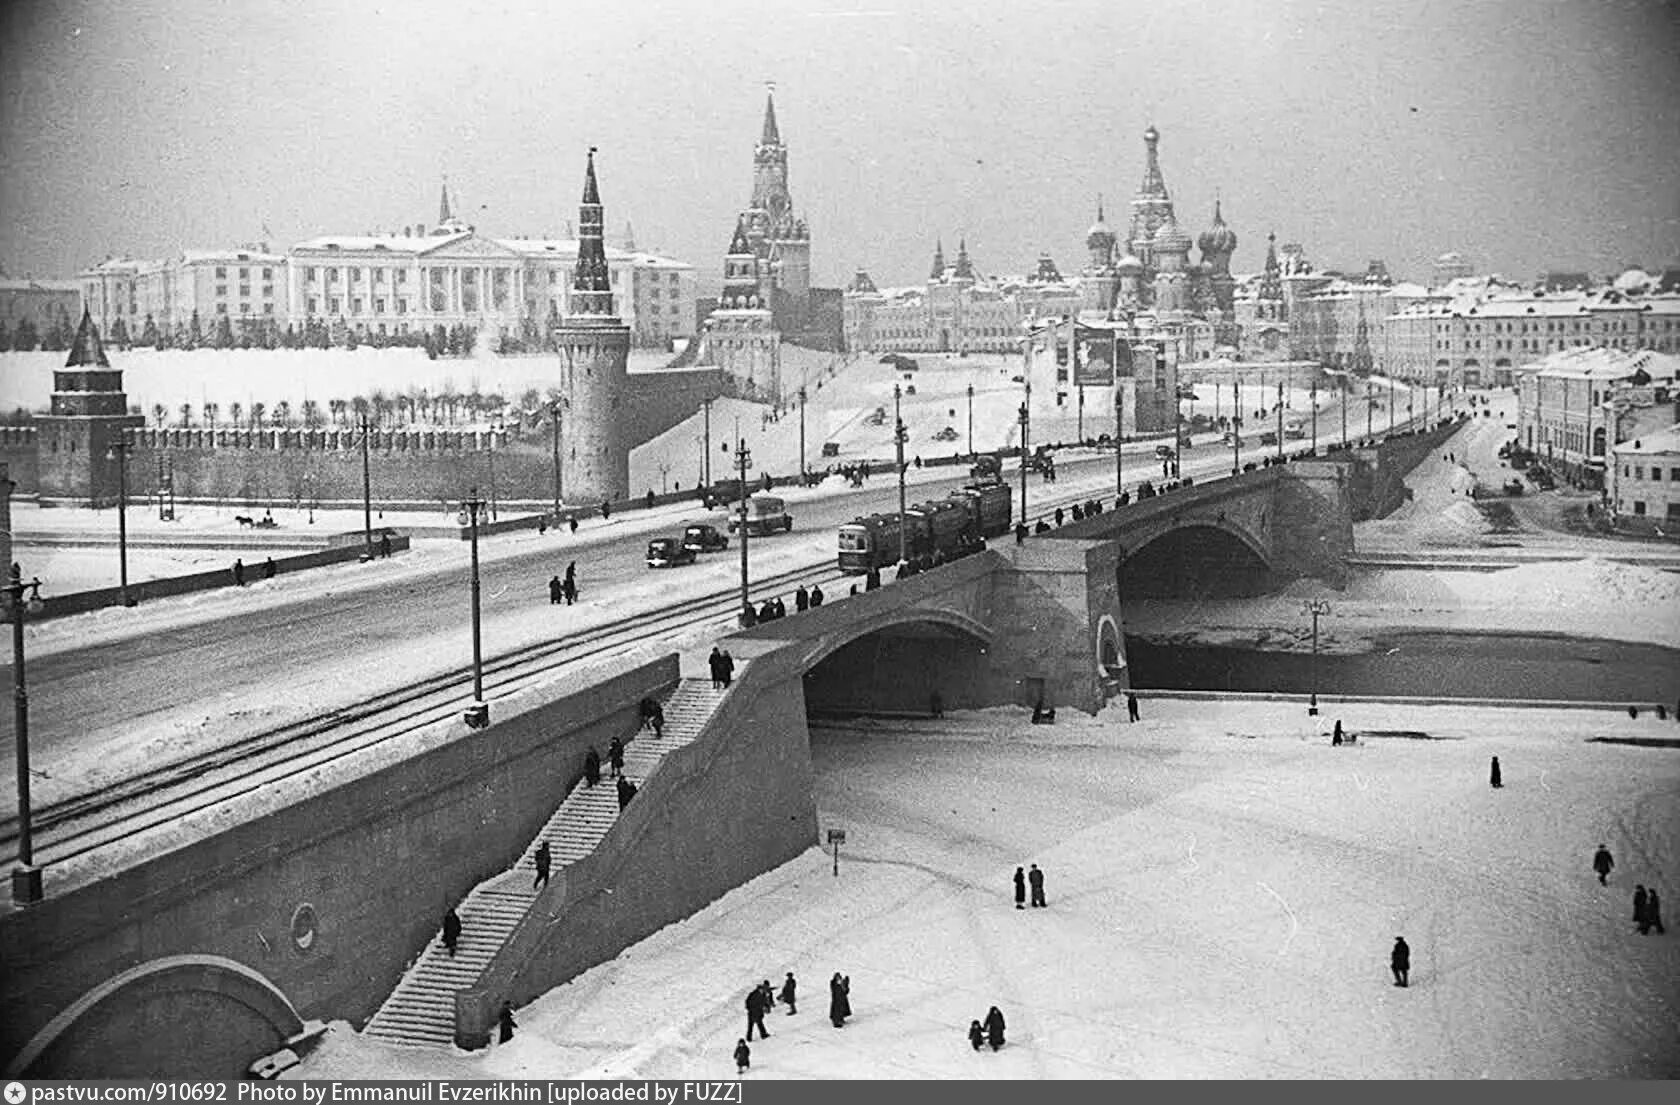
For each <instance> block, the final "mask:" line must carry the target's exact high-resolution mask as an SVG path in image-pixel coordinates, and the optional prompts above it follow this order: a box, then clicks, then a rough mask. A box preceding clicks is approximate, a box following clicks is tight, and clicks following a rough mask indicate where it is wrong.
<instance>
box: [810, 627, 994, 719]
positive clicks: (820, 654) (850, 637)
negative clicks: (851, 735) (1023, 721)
mask: <svg viewBox="0 0 1680 1105" xmlns="http://www.w3.org/2000/svg"><path fill="white" fill-rule="evenodd" d="M993 639H994V631H993V629H992V627H990V626H988V625H987V624H985V623H984V622H982V621H980V620H978V619H977V618H975V617H974V616H973V615H971V614H969V613H967V612H966V611H962V610H955V609H951V608H949V607H944V606H919V605H907V606H899V607H886V608H883V609H881V610H878V611H874V612H872V613H871V614H869V615H868V616H867V617H864V618H861V619H859V620H857V621H853V622H849V623H846V624H844V625H840V626H837V627H835V628H833V629H831V630H830V631H828V632H826V633H823V634H822V635H821V636H819V637H818V638H817V639H816V640H815V641H814V642H812V643H811V644H810V645H809V646H808V647H807V648H806V650H805V651H804V652H803V653H802V654H801V655H800V657H799V658H798V661H797V662H798V663H799V666H800V667H801V668H802V669H803V675H802V680H803V684H804V692H805V708H806V711H807V713H809V714H813V715H819V716H821V715H845V714H851V713H870V714H880V713H889V714H890V713H916V714H926V713H927V712H928V710H929V708H930V705H931V702H932V696H933V695H934V694H935V693H937V694H938V695H939V697H940V699H941V701H942V702H943V703H944V705H945V706H946V708H948V709H962V708H964V707H966V706H975V705H979V704H982V703H985V704H990V699H989V698H988V696H987V690H988V687H989V683H990V682H991V680H992V678H993V675H992V673H991V670H990V659H989V654H990V652H991V650H992V645H993Z"/></svg>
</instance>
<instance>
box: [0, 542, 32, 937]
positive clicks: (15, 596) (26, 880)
mask: <svg viewBox="0 0 1680 1105" xmlns="http://www.w3.org/2000/svg"><path fill="white" fill-rule="evenodd" d="M25 591H28V592H29V599H28V601H27V602H26V601H25V600H24V597H23V593H24V592H25ZM0 594H4V595H5V596H6V612H7V613H8V614H9V615H10V616H11V619H12V703H13V708H14V709H15V710H16V715H15V716H16V719H17V720H16V725H17V735H16V739H15V741H14V744H15V745H16V748H17V795H18V851H17V866H15V867H13V868H12V901H13V902H16V903H17V904H18V905H28V904H29V903H31V902H38V901H40V900H41V893H42V891H41V869H40V868H39V867H36V866H35V845H34V839H33V835H32V833H31V831H30V823H29V691H28V689H27V687H26V684H25V682H24V677H23V623H24V620H25V615H26V614H39V613H40V612H41V606H42V603H41V581H40V580H39V579H33V580H30V581H29V582H28V583H25V582H24V581H23V569H22V568H21V567H19V566H18V565H16V564H13V565H12V576H11V581H10V582H9V583H7V584H6V586H5V587H4V588H3V589H0Z"/></svg>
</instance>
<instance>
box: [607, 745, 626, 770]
mask: <svg viewBox="0 0 1680 1105" xmlns="http://www.w3.org/2000/svg"><path fill="white" fill-rule="evenodd" d="M607 762H608V763H609V764H611V765H612V773H613V778H614V779H616V778H618V777H619V776H620V775H622V774H624V742H623V741H621V740H619V739H618V738H617V737H614V738H613V739H612V743H611V744H609V745H607Z"/></svg>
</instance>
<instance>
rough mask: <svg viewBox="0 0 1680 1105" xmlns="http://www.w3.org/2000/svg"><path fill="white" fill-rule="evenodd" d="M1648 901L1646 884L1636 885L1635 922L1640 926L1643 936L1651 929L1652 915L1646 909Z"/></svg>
mask: <svg viewBox="0 0 1680 1105" xmlns="http://www.w3.org/2000/svg"><path fill="white" fill-rule="evenodd" d="M1647 902H1648V899H1647V898H1646V896H1645V887H1644V884H1640V885H1638V886H1635V887H1634V888H1633V923H1634V925H1636V926H1637V927H1638V929H1639V934H1640V935H1641V936H1644V935H1645V934H1647V933H1649V932H1650V931H1651V920H1650V917H1651V915H1650V914H1649V913H1647V912H1646V909H1645V907H1646V904H1647Z"/></svg>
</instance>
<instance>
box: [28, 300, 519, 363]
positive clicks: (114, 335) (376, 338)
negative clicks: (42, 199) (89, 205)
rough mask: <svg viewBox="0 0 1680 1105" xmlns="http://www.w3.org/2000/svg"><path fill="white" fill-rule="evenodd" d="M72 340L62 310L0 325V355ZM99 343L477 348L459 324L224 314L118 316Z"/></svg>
mask: <svg viewBox="0 0 1680 1105" xmlns="http://www.w3.org/2000/svg"><path fill="white" fill-rule="evenodd" d="M75 338H76V328H75V326H74V325H72V323H71V322H70V316H69V313H68V312H67V311H65V310H64V308H62V307H60V308H59V311H58V317H57V318H56V319H55V320H54V321H53V324H52V325H51V326H50V327H48V328H46V330H45V331H43V330H42V329H41V328H40V327H38V326H37V325H36V324H35V323H34V322H33V321H31V320H30V319H28V318H24V319H20V320H19V321H18V322H17V324H16V325H15V326H12V327H8V326H6V325H5V323H4V322H0V352H8V351H17V352H20V353H21V352H29V351H32V350H36V349H40V350H43V351H45V352H49V353H51V352H63V351H65V350H67V349H69V348H70V344H71V343H72V342H73V341H74V340H75ZM105 340H106V341H107V342H108V343H109V344H110V345H112V346H114V347H116V348H118V349H124V350H126V349H132V348H134V347H135V346H139V347H141V348H145V349H336V348H342V349H358V348H360V347H361V346H364V345H366V346H370V347H372V348H374V349H384V348H412V349H424V350H425V351H426V355H427V356H428V357H430V358H432V359H433V360H436V359H437V358H439V357H464V356H467V355H469V354H470V353H472V351H473V348H474V347H475V346H476V345H477V344H478V330H477V328H475V327H472V326H467V325H465V324H464V323H457V324H456V325H454V326H448V327H446V326H444V325H442V324H441V323H440V324H438V325H436V326H434V327H432V328H431V329H430V330H427V329H424V328H420V329H415V330H411V331H409V332H408V333H406V334H381V333H380V332H379V331H377V330H370V329H369V328H368V327H367V326H365V325H362V324H358V325H354V326H352V325H350V324H349V323H347V322H345V320H344V319H342V318H339V319H333V320H331V321H328V320H323V319H317V318H308V319H305V320H304V321H303V322H302V323H301V324H287V325H286V326H285V327H284V328H282V327H281V326H280V324H279V323H277V322H276V321H275V320H273V319H270V318H250V317H244V318H238V319H235V318H233V317H232V316H230V315H217V316H216V320H215V322H213V323H211V324H209V325H205V323H204V321H203V320H202V319H200V318H199V315H198V312H197V311H194V312H193V314H192V317H191V318H190V319H188V320H187V321H186V322H185V323H181V324H179V325H171V324H169V323H168V322H163V323H159V322H158V321H157V320H156V319H154V318H153V317H152V316H151V315H147V316H146V321H145V323H144V324H143V325H142V327H141V329H140V333H138V334H135V333H133V332H132V331H131V330H130V329H129V326H128V323H127V321H126V320H124V319H123V318H121V317H120V316H119V317H118V318H117V319H116V320H115V321H114V322H112V323H111V330H110V333H108V334H106V335H105ZM507 345H508V343H507V342H503V343H500V344H499V345H498V349H497V351H498V352H523V347H522V346H520V344H519V343H517V342H515V343H513V345H514V347H513V348H507Z"/></svg>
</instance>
